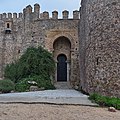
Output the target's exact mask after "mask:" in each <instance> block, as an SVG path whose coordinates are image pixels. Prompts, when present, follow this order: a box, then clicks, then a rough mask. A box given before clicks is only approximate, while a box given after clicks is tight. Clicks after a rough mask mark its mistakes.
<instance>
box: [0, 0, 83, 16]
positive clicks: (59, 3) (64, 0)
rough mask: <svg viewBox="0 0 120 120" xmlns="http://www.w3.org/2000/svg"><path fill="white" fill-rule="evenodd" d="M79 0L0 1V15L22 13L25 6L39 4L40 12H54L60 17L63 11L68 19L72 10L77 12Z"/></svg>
mask: <svg viewBox="0 0 120 120" xmlns="http://www.w3.org/2000/svg"><path fill="white" fill-rule="evenodd" d="M80 1H81V0H0V13H4V12H6V13H8V12H11V13H14V12H17V13H19V12H22V11H23V8H25V7H26V6H27V5H31V6H32V7H33V6H34V4H35V3H38V4H40V7H41V8H40V10H41V12H43V11H48V12H49V13H50V16H51V13H52V11H54V10H57V11H58V12H59V17H61V14H62V11H63V10H68V11H69V12H70V13H69V14H70V18H71V17H72V13H73V11H74V10H79V7H80Z"/></svg>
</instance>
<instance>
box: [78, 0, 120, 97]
mask: <svg viewBox="0 0 120 120" xmlns="http://www.w3.org/2000/svg"><path fill="white" fill-rule="evenodd" d="M81 3H82V7H81V20H80V27H79V28H80V31H79V35H80V36H79V37H80V38H79V39H80V81H81V84H80V87H81V88H82V89H83V90H84V91H86V92H88V93H93V92H97V93H100V94H102V95H109V96H116V97H120V1H119V0H82V2H81Z"/></svg>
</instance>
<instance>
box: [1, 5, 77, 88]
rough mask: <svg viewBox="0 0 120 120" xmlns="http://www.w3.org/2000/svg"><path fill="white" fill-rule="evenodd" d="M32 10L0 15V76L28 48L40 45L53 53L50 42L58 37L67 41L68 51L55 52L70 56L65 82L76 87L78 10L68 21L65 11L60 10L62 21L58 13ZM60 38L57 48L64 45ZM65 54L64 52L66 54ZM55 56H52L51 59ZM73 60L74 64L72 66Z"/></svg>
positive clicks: (66, 49) (27, 8)
mask: <svg viewBox="0 0 120 120" xmlns="http://www.w3.org/2000/svg"><path fill="white" fill-rule="evenodd" d="M32 9H33V8H32V7H31V6H30V5H28V6H27V7H26V8H24V9H23V12H22V13H19V14H18V15H17V13H13V15H12V14H11V13H8V14H6V13H3V14H0V49H1V50H0V77H3V76H4V72H3V70H4V67H5V66H6V64H9V63H11V62H13V61H15V60H17V59H19V57H20V56H21V55H22V54H23V53H24V52H25V51H26V49H27V48H28V47H29V46H35V47H38V46H40V45H41V46H43V47H45V49H47V50H48V51H50V52H52V53H54V47H53V45H54V43H55V41H56V40H57V39H58V38H60V37H61V38H62V37H64V38H67V39H68V41H69V42H70V44H71V47H70V48H65V49H64V50H60V49H59V50H58V51H59V54H66V55H67V54H70V56H69V58H68V59H69V63H70V64H69V67H70V72H69V81H70V83H71V85H72V86H73V87H75V86H77V85H78V84H79V72H78V74H76V73H77V71H78V68H79V64H78V63H79V62H78V61H79V60H78V59H79V57H78V56H79V44H78V42H79V41H78V22H79V11H73V18H72V19H69V12H68V11H67V10H65V11H63V12H62V14H63V18H62V19H59V18H58V12H57V11H53V12H52V17H51V18H50V17H49V13H48V12H47V11H45V12H43V13H40V6H39V4H35V5H34V10H32ZM64 40H66V39H62V41H63V42H62V44H61V46H63V48H64V46H65V44H64V43H66V42H65V41H64ZM66 51H68V53H66ZM55 55H58V54H54V59H56V58H57V56H55ZM76 61H77V64H76Z"/></svg>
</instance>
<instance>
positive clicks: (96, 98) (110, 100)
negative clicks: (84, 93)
mask: <svg viewBox="0 0 120 120" xmlns="http://www.w3.org/2000/svg"><path fill="white" fill-rule="evenodd" d="M89 99H90V100H92V101H93V102H96V103H97V104H99V105H102V106H108V107H115V108H116V109H118V110H120V98H115V97H107V96H101V95H99V94H96V93H94V94H91V95H90V97H89Z"/></svg>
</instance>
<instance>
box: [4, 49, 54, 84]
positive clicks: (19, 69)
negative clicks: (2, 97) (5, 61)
mask: <svg viewBox="0 0 120 120" xmlns="http://www.w3.org/2000/svg"><path fill="white" fill-rule="evenodd" d="M54 69H55V62H54V60H53V57H52V54H51V53H50V52H48V51H47V50H45V49H43V48H42V47H38V48H34V47H30V48H28V49H27V50H26V52H25V53H24V54H23V55H22V56H21V58H20V59H19V60H18V61H16V62H15V63H12V64H9V65H7V66H6V68H5V77H6V78H9V79H11V80H13V81H14V82H15V83H17V82H19V80H21V79H23V78H30V77H31V76H35V75H38V76H39V75H42V76H45V77H47V78H49V80H50V78H51V76H53V73H54Z"/></svg>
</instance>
